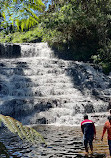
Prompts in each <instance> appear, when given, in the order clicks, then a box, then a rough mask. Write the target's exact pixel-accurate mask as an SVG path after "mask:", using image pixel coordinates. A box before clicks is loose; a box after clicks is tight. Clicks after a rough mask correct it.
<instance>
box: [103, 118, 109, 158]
mask: <svg viewBox="0 0 111 158" xmlns="http://www.w3.org/2000/svg"><path fill="white" fill-rule="evenodd" d="M106 130H107V136H108V137H107V138H108V145H109V154H110V158H111V115H110V116H108V120H107V121H106V122H105V124H104V127H103V132H102V136H101V141H103V137H104V134H105V132H106Z"/></svg>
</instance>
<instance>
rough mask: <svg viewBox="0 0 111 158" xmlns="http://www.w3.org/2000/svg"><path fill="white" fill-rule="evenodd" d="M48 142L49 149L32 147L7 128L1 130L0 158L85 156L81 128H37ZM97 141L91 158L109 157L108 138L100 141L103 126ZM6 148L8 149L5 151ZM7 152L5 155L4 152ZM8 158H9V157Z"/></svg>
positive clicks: (70, 157)
mask: <svg viewBox="0 0 111 158" xmlns="http://www.w3.org/2000/svg"><path fill="white" fill-rule="evenodd" d="M33 128H35V129H36V130H37V131H38V132H40V133H41V134H42V135H43V137H44V138H45V140H46V143H47V147H45V146H44V145H42V144H40V143H38V144H36V145H31V144H29V143H26V142H23V141H22V140H20V139H19V137H17V136H16V135H14V134H12V133H10V132H9V131H8V130H7V129H6V128H1V129H0V141H1V143H0V158H2V157H6V153H7V155H8V154H9V158H28V157H29V158H59V157H63V158H79V157H82V158H83V157H85V156H84V147H83V144H82V134H81V129H80V127H79V126H78V127H65V126H61V127H57V126H51V125H50V126H48V125H43V126H41V125H40V126H35V127H33ZM96 129H97V140H95V141H94V154H93V156H91V155H90V154H89V157H95V158H103V157H104V158H105V157H107V155H108V153H109V152H108V146H107V138H106V135H105V138H104V141H103V142H101V141H100V137H101V133H102V126H100V127H96ZM5 147H6V149H5ZM3 151H5V153H4V152H3ZM7 157H8V156H7Z"/></svg>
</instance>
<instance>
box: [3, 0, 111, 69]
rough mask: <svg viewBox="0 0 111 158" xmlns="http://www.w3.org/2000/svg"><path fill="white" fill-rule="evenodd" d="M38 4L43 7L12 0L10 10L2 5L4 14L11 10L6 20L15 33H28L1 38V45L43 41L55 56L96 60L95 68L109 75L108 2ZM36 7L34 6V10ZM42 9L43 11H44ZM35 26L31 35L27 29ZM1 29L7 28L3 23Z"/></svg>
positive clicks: (49, 1)
mask: <svg viewBox="0 0 111 158" xmlns="http://www.w3.org/2000/svg"><path fill="white" fill-rule="evenodd" d="M2 2H3V0H2ZM6 2H7V1H6ZM10 2H11V1H10ZM18 2H19V3H18ZM38 2H40V3H38ZM42 2H43V3H44V5H42V4H43V3H41V0H39V1H37V0H36V1H32V0H31V1H24V0H19V1H17V2H16V0H13V3H11V4H12V5H11V7H9V5H8V4H7V3H6V4H5V5H4V6H5V7H6V8H7V9H8V10H10V9H12V12H10V13H11V14H10V18H11V19H10V20H11V21H14V22H15V23H16V25H17V28H18V30H19V31H20V30H22V31H27V30H29V33H28V32H26V33H25V32H24V33H23V34H22V33H21V35H20V38H18V39H16V38H15V36H16V33H15V35H14V34H9V35H8V36H5V38H4V39H3V38H2V37H3V36H1V41H2V42H20V43H21V42H31V41H34V42H35V41H46V42H48V43H49V44H50V46H52V48H54V49H55V50H56V52H57V51H58V52H59V53H58V56H59V57H62V58H65V59H71V60H79V61H90V62H92V61H93V59H96V63H97V64H100V65H102V66H103V65H107V66H108V67H107V66H105V67H107V68H108V71H110V67H109V65H110V64H106V63H111V1H110V0H90V1H89V0H78V1H77V0H42ZM33 3H34V4H33ZM36 3H38V5H37V7H36V6H35V4H36ZM13 4H16V5H13ZM18 5H20V7H18ZM43 6H46V8H47V9H45V10H44V9H43ZM14 7H15V8H17V11H16V12H17V13H19V14H16V18H15V17H14V18H13V16H14V14H13V9H14ZM36 9H37V10H38V11H37V12H36V11H35V10H36ZM43 10H44V12H43V13H42V14H41V11H43ZM7 12H8V11H7ZM2 16H4V18H5V16H6V14H5V13H4V12H3V9H2ZM20 17H22V18H21V19H20ZM12 19H14V20H12ZM14 22H13V23H14ZM36 24H37V26H36V28H34V29H33V31H34V32H33V31H32V30H30V29H29V28H30V27H32V26H34V25H36ZM5 25H6V28H9V26H8V24H7V23H6V24H5ZM14 26H15V24H14ZM14 29H15V28H14ZM36 29H37V33H36V32H35V30H36ZM38 30H40V31H38ZM39 32H40V33H39ZM11 33H12V32H11ZM17 34H18V33H17ZM23 36H24V37H23ZM33 39H34V40H33ZM93 56H94V58H93ZM98 57H99V58H98ZM101 63H104V64H101ZM105 70H106V68H105Z"/></svg>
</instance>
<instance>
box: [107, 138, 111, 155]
mask: <svg viewBox="0 0 111 158" xmlns="http://www.w3.org/2000/svg"><path fill="white" fill-rule="evenodd" d="M108 145H109V153H110V156H111V140H109V139H108Z"/></svg>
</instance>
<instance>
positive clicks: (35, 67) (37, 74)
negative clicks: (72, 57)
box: [0, 43, 111, 125]
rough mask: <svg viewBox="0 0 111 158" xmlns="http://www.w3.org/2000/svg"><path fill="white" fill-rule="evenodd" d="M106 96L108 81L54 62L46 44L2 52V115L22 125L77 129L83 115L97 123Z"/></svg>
mask: <svg viewBox="0 0 111 158" xmlns="http://www.w3.org/2000/svg"><path fill="white" fill-rule="evenodd" d="M14 53H15V55H14ZM110 96H111V76H106V75H104V74H103V73H102V72H101V71H100V70H98V69H94V67H92V66H91V64H88V63H83V62H77V61H76V62H74V61H65V60H62V59H58V58H57V57H55V56H54V52H53V51H52V50H51V48H50V47H48V45H47V43H37V44H17V45H16V44H15V45H12V44H4V45H2V47H1V59H0V113H2V114H4V115H10V116H12V117H14V118H16V119H18V120H20V121H22V123H24V124H54V125H77V124H79V122H80V121H81V120H82V116H83V114H84V113H89V115H91V116H92V117H93V116H94V118H96V122H97V120H98V118H102V117H101V115H102V116H103V117H104V115H105V113H106V112H107V108H108V99H109V98H110ZM98 116H100V117H98ZM100 122H101V121H100ZM100 122H99V123H100Z"/></svg>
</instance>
